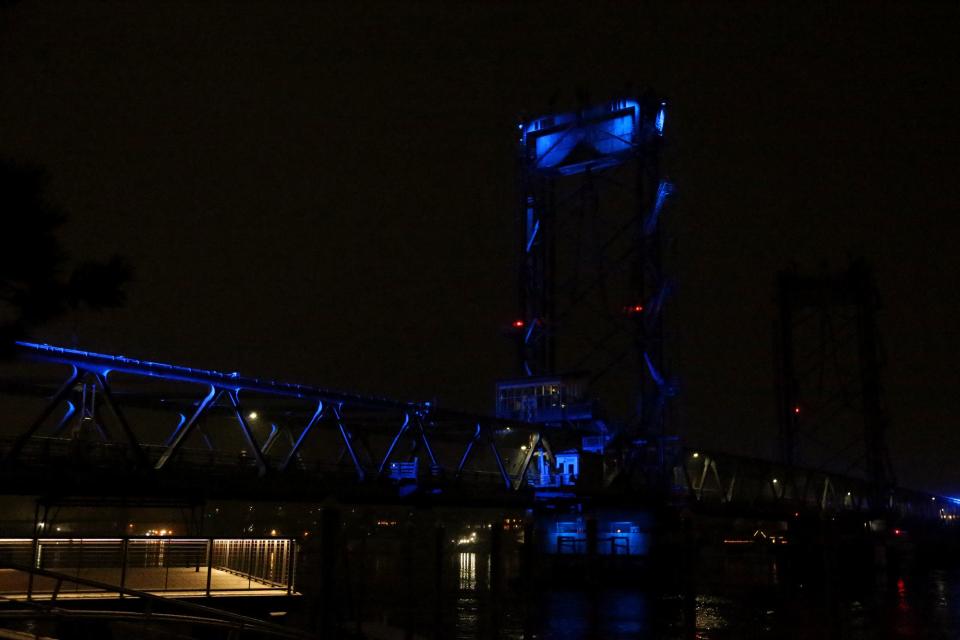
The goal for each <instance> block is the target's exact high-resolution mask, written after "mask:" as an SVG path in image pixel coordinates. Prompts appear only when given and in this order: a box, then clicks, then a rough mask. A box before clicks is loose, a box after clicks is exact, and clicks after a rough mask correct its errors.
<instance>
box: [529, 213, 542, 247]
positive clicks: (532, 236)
mask: <svg viewBox="0 0 960 640" xmlns="http://www.w3.org/2000/svg"><path fill="white" fill-rule="evenodd" d="M538 231H540V221H539V220H537V221H536V222H534V223H533V229H532V230H531V231H530V237H529V238H527V253H530V249H532V248H533V242H534V240H536V239H537V232H538Z"/></svg>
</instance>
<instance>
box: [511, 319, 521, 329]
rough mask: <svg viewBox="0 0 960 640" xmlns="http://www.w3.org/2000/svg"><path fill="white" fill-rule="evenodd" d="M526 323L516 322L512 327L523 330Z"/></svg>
mask: <svg viewBox="0 0 960 640" xmlns="http://www.w3.org/2000/svg"><path fill="white" fill-rule="evenodd" d="M523 325H524V322H523V320H514V321H513V323H512V326H513V328H514V329H523Z"/></svg>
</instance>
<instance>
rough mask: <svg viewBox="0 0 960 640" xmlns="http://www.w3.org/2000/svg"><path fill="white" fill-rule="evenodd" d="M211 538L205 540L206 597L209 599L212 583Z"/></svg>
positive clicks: (212, 543) (212, 550)
mask: <svg viewBox="0 0 960 640" xmlns="http://www.w3.org/2000/svg"><path fill="white" fill-rule="evenodd" d="M213 545H214V542H213V538H209V539H208V540H207V597H208V598H209V597H210V583H211V582H213V553H214V549H213Z"/></svg>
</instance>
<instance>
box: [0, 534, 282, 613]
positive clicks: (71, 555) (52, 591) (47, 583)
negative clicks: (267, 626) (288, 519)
mask: <svg viewBox="0 0 960 640" xmlns="http://www.w3.org/2000/svg"><path fill="white" fill-rule="evenodd" d="M296 553H297V548H296V543H295V542H294V541H293V540H289V539H282V538H267V539H204V538H37V539H31V538H6V539H0V596H5V597H8V598H26V599H28V600H29V599H35V598H40V599H46V598H49V599H55V598H57V597H61V598H63V597H78V598H84V597H93V598H97V597H100V598H102V597H123V596H122V592H123V591H124V590H125V589H134V590H138V591H144V592H149V593H152V594H164V595H170V596H180V597H185V596H206V597H211V596H217V595H290V594H293V593H294V586H295V585H294V574H295V566H296ZM16 566H20V567H24V566H25V567H32V568H33V569H37V570H40V571H51V572H55V573H57V574H59V575H64V576H70V577H71V578H76V580H72V581H70V582H69V583H68V584H65V583H63V581H55V580H51V579H49V578H47V577H44V576H42V575H39V576H38V575H34V573H33V572H29V573H26V572H23V571H19V570H16V569H10V568H7V569H4V567H16ZM84 581H94V582H97V583H98V584H107V585H113V586H114V590H113V591H110V590H108V591H104V590H103V589H102V588H91V587H90V586H88V585H85V583H84Z"/></svg>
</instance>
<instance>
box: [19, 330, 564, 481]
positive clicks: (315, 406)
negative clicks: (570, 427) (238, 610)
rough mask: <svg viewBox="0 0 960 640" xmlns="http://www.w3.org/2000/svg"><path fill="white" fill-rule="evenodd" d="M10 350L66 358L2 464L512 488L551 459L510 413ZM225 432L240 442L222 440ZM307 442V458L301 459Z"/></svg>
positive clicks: (48, 349) (39, 347)
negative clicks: (503, 416) (248, 471)
mask: <svg viewBox="0 0 960 640" xmlns="http://www.w3.org/2000/svg"><path fill="white" fill-rule="evenodd" d="M17 351H18V353H19V355H20V356H21V357H22V358H24V359H26V360H29V361H35V362H41V363H54V364H58V365H66V366H67V367H68V368H69V374H68V375H67V378H66V380H64V381H63V383H62V384H61V385H60V387H59V389H58V390H57V391H56V392H55V393H53V394H52V396H47V399H46V403H45V406H44V408H43V409H42V411H41V412H40V414H39V415H38V416H37V417H36V419H34V420H33V421H32V422H31V423H30V424H29V426H27V427H26V429H24V430H22V431H20V432H19V433H18V434H17V435H16V437H15V438H14V439H13V440H12V442H10V444H9V446H8V447H2V448H5V449H6V451H5V452H4V453H5V455H4V459H3V462H4V466H5V467H6V468H7V469H16V468H19V466H20V465H23V464H26V463H28V462H29V460H35V459H38V458H41V457H42V458H44V459H52V458H54V457H56V456H57V455H60V458H59V459H63V460H67V461H71V460H72V461H83V462H85V463H89V464H94V463H100V464H101V465H102V464H109V465H115V466H116V467H117V468H122V469H128V470H133V471H134V472H135V474H138V475H137V477H142V478H148V479H149V478H151V477H157V478H159V477H162V476H164V475H165V476H170V475H176V474H177V473H179V472H180V471H181V470H185V469H188V468H189V469H194V470H195V469H197V468H201V469H202V468H203V467H204V466H206V467H207V468H208V469H209V471H210V472H211V473H213V472H214V471H215V469H216V468H217V467H218V465H219V468H220V469H221V470H223V468H224V467H229V466H234V467H237V466H239V467H240V468H255V469H256V470H257V474H258V475H259V476H260V477H263V476H271V477H273V478H279V477H282V476H287V477H291V475H290V474H291V473H293V474H297V473H299V474H300V475H303V473H310V472H317V473H318V474H319V475H320V476H323V475H325V474H326V475H329V476H330V477H331V478H332V477H336V478H340V479H343V478H350V481H351V482H352V483H354V484H374V485H376V484H377V483H378V482H382V481H385V480H386V481H388V480H391V479H394V480H397V479H402V480H409V481H411V482H416V481H417V480H418V479H419V480H424V479H432V480H435V481H437V482H439V481H440V480H445V481H446V482H448V483H449V482H454V483H459V482H460V480H461V479H462V478H465V477H467V476H469V477H470V478H471V479H473V480H475V481H481V480H482V481H485V482H487V483H489V484H492V485H499V486H500V487H502V488H505V489H507V490H509V491H519V490H521V489H524V488H529V485H528V483H527V481H526V474H527V469H528V468H529V467H530V463H531V458H532V457H533V456H534V455H544V456H547V457H548V458H552V451H551V448H550V444H549V443H548V441H547V439H546V438H545V437H544V436H543V434H541V432H540V430H541V428H542V426H541V425H533V424H526V423H523V422H522V421H519V420H499V419H497V418H494V417H489V416H480V415H475V414H468V413H462V412H457V411H451V410H447V409H442V410H441V409H437V408H435V407H433V406H432V405H431V403H429V402H403V401H398V400H391V399H388V398H382V397H373V396H363V395H358V394H351V393H346V392H342V391H335V390H331V389H325V388H320V387H314V386H308V385H300V384H291V383H284V382H278V381H273V380H262V379H258V378H251V377H245V376H241V375H239V374H237V373H224V372H219V371H213V370H207V369H196V368H190V367H183V366H177V365H171V364H166V363H160V362H151V361H147V360H138V359H133V358H128V357H125V356H115V355H108V354H102V353H94V352H88V351H80V350H76V349H66V348H62V347H56V346H51V345H43V344H34V343H27V342H20V343H17ZM118 378H119V381H118ZM118 385H119V386H118ZM170 385H180V386H178V387H171V386H170ZM78 406H79V407H80V409H78V408H77V407H78ZM253 408H259V409H260V411H261V412H262V413H263V415H261V416H259V417H256V416H255V414H256V413H257V412H256V411H254V410H253ZM58 410H59V411H61V412H62V414H58ZM128 412H131V413H133V412H137V416H135V417H139V418H141V419H140V420H137V419H132V420H131V419H129V418H128ZM147 414H148V415H147ZM57 415H62V417H59V418H57V417H56V416H57ZM108 417H109V418H110V420H107V418H108ZM146 417H153V418H155V419H153V420H151V421H149V424H148V421H147V420H146ZM254 420H257V423H258V424H256V425H253V424H252V422H253V421H254ZM271 420H275V422H271ZM230 423H233V425H234V428H233V429H230V428H229V425H230ZM108 424H112V425H113V428H108ZM267 426H269V431H266V427H267ZM117 427H119V428H117ZM254 427H256V428H254ZM236 433H239V434H240V436H241V437H242V439H241V440H240V441H239V443H238V444H230V442H235V441H236V438H235V437H234V436H235V434H236ZM188 441H189V442H190V443H191V444H190V445H189V446H188V445H187V443H188ZM308 445H310V446H311V447H312V449H311V451H313V453H312V454H309V455H313V459H312V460H307V459H304V458H303V457H302V454H303V455H308V454H304V452H305V451H306V450H307V448H308ZM191 447H192V448H191ZM238 448H239V449H240V456H239V458H238V457H237V450H238ZM92 452H97V455H98V456H99V457H98V458H97V459H96V460H95V459H94V456H93V454H92ZM418 461H420V462H421V463H422V464H417V462H418ZM71 463H72V462H71ZM483 465H485V467H483ZM478 467H482V468H478ZM403 470H405V471H404V472H403V473H401V471H403ZM471 474H472V475H471ZM435 486H436V483H435Z"/></svg>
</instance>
